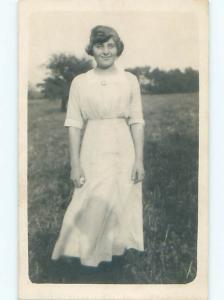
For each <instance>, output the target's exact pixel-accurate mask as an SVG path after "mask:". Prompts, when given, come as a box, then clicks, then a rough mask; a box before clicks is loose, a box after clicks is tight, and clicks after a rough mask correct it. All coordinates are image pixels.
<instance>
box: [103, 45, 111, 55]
mask: <svg viewBox="0 0 224 300" xmlns="http://www.w3.org/2000/svg"><path fill="white" fill-rule="evenodd" d="M109 52H110V50H109V48H108V47H104V48H103V54H104V55H108V54H109Z"/></svg>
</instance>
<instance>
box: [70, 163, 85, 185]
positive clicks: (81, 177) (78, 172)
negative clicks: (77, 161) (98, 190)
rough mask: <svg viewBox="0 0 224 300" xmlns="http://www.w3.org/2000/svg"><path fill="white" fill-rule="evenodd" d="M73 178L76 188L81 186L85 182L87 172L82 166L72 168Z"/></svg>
mask: <svg viewBox="0 0 224 300" xmlns="http://www.w3.org/2000/svg"><path fill="white" fill-rule="evenodd" d="M71 180H72V181H73V183H74V185H75V188H81V187H82V186H83V185H84V183H85V174H84V171H83V169H82V168H81V167H79V168H72V170H71Z"/></svg>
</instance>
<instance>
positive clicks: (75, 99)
mask: <svg viewBox="0 0 224 300" xmlns="http://www.w3.org/2000/svg"><path fill="white" fill-rule="evenodd" d="M83 123H84V122H83V117H82V113H81V109H80V97H79V91H78V84H77V78H75V79H73V81H72V83H71V87H70V91H69V98H68V105H67V113H66V118H65V123H64V126H66V127H77V128H80V129H81V128H82V127H83Z"/></svg>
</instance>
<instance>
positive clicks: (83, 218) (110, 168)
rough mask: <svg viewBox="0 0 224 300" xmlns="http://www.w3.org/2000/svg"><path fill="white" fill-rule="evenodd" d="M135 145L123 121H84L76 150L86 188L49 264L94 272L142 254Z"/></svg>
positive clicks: (76, 197)
mask: <svg viewBox="0 0 224 300" xmlns="http://www.w3.org/2000/svg"><path fill="white" fill-rule="evenodd" d="M134 158H135V152H134V144H133V140H132V136H131V132H130V128H129V126H128V125H127V122H126V120H125V119H123V118H120V119H119V118H115V119H95V120H88V123H87V126H86V129H85V133H84V137H83V141H82V144H81V149H80V163H81V167H82V169H83V171H84V174H85V179H86V182H85V184H84V185H83V186H82V187H81V188H76V189H75V190H74V193H73V197H72V200H71V202H70V204H69V206H68V207H67V210H66V213H65V215H64V219H63V223H62V227H61V230H60V234H59V238H58V240H57V242H56V244H55V247H54V250H53V253H52V259H58V258H59V257H60V256H72V257H79V258H80V261H81V263H82V264H83V265H87V266H95V267H96V266H98V265H99V263H100V262H102V261H111V260H112V256H113V255H122V254H124V251H125V249H129V248H134V249H137V250H139V251H143V250H144V245H143V217H142V186H141V182H139V183H137V184H134V183H133V181H132V180H131V172H132V167H133V164H134Z"/></svg>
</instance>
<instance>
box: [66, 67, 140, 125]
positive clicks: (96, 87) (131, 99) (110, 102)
mask: <svg viewBox="0 0 224 300" xmlns="http://www.w3.org/2000/svg"><path fill="white" fill-rule="evenodd" d="M107 118H125V119H127V122H128V124H129V125H131V124H133V123H141V124H144V119H143V113H142V103H141V94H140V87H139V83H138V80H137V78H136V77H135V76H134V75H133V74H131V73H129V72H126V71H124V70H121V69H117V70H116V74H113V75H111V74H110V75H106V76H105V75H102V74H100V75H99V74H97V72H96V71H95V70H94V69H92V70H90V71H88V72H86V73H83V74H81V75H79V76H76V77H75V78H74V79H73V81H72V84H71V88H70V93H69V100H68V109H67V115H66V120H65V126H76V127H79V128H82V127H83V123H84V122H85V121H86V120H89V119H107Z"/></svg>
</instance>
